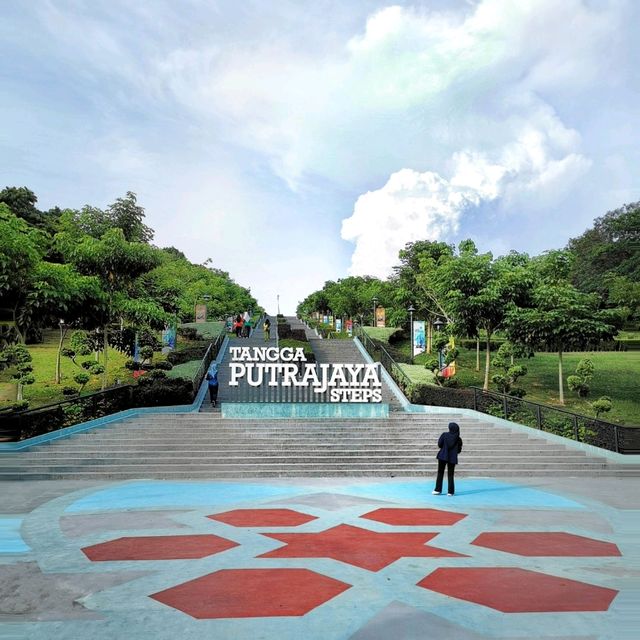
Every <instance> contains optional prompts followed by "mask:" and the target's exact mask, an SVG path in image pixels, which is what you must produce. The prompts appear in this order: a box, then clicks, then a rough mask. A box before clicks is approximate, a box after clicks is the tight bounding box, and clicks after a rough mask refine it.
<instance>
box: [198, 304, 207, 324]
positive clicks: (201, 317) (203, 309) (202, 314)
mask: <svg viewBox="0 0 640 640" xmlns="http://www.w3.org/2000/svg"><path fill="white" fill-rule="evenodd" d="M206 321H207V305H206V304H197V305H196V322H206Z"/></svg>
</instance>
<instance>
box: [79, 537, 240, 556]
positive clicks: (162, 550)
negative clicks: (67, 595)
mask: <svg viewBox="0 0 640 640" xmlns="http://www.w3.org/2000/svg"><path fill="white" fill-rule="evenodd" d="M237 546H238V543H237V542H232V541H231V540H227V539H226V538H221V537H220V536H214V535H210V534H206V535H190V536H137V537H124V538H117V539H116V540H109V541H108V542H100V543H99V544H94V545H92V546H90V547H84V548H83V549H82V551H83V553H84V554H85V555H86V556H87V558H89V560H91V561H92V562H104V561H109V560H187V559H192V558H204V557H206V556H211V555H213V554H215V553H220V552H221V551H226V550H227V549H231V548H233V547H237Z"/></svg>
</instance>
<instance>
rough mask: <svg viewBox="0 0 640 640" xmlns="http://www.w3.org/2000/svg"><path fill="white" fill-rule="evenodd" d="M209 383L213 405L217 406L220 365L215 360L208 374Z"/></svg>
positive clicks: (210, 398)
mask: <svg viewBox="0 0 640 640" xmlns="http://www.w3.org/2000/svg"><path fill="white" fill-rule="evenodd" d="M206 380H207V384H208V385H209V400H210V401H211V406H213V407H215V406H216V403H217V402H218V387H219V383H218V365H217V364H216V363H215V362H214V363H212V365H211V366H210V367H209V370H208V371H207V375H206Z"/></svg>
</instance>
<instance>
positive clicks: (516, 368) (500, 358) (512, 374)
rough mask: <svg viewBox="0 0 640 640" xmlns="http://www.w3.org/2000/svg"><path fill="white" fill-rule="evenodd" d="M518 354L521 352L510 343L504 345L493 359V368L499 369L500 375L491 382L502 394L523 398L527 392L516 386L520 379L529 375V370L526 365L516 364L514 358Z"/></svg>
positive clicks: (495, 376) (492, 378)
mask: <svg viewBox="0 0 640 640" xmlns="http://www.w3.org/2000/svg"><path fill="white" fill-rule="evenodd" d="M518 353H519V350H518V349H517V348H516V347H515V346H514V345H512V344H511V343H510V342H504V343H502V344H501V345H500V347H499V349H498V353H497V354H496V355H495V357H494V358H493V366H494V367H495V368H496V369H499V371H500V373H497V374H494V375H493V376H492V377H491V380H492V381H493V382H494V383H495V384H496V385H497V387H498V389H499V390H500V392H501V393H505V394H508V395H513V396H517V397H519V398H522V397H523V396H524V395H526V392H525V390H524V389H521V388H519V387H515V386H514V385H515V384H516V382H517V381H518V380H519V379H520V378H522V377H523V376H525V375H527V368H526V367H525V366H524V365H520V364H514V362H513V360H514V357H515V356H516V355H517V354H518Z"/></svg>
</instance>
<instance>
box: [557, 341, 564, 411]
mask: <svg viewBox="0 0 640 640" xmlns="http://www.w3.org/2000/svg"><path fill="white" fill-rule="evenodd" d="M558 391H559V392H560V404H564V387H563V383H562V349H560V350H559V351H558Z"/></svg>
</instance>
